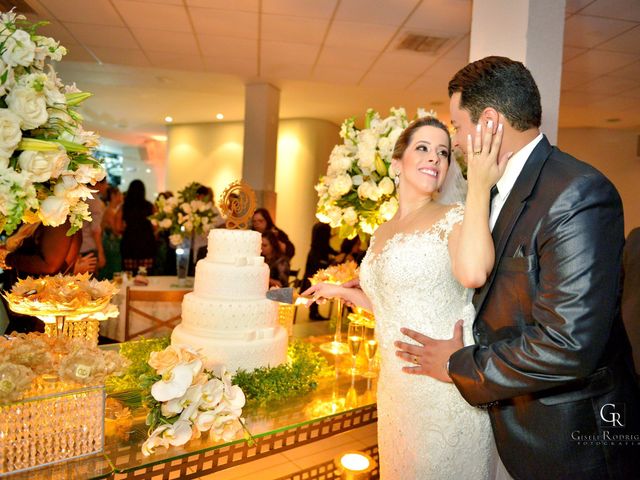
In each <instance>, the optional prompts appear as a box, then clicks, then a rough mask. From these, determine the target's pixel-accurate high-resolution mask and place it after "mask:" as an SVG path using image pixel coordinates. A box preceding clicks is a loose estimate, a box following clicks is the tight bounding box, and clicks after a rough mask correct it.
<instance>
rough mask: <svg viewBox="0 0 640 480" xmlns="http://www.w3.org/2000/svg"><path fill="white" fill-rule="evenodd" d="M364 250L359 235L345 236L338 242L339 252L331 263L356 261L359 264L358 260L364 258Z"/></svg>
mask: <svg viewBox="0 0 640 480" xmlns="http://www.w3.org/2000/svg"><path fill="white" fill-rule="evenodd" d="M365 253H366V250H363V249H362V241H361V240H360V237H354V238H345V239H344V240H343V241H342V244H340V253H338V255H336V257H335V258H334V260H333V263H335V264H340V263H345V262H349V261H352V262H356V263H357V264H358V265H360V262H361V261H362V259H363V258H364V255H365Z"/></svg>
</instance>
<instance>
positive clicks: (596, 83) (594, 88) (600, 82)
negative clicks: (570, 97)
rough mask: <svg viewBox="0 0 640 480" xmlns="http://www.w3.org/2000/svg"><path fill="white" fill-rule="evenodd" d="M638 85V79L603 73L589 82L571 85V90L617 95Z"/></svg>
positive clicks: (639, 81) (639, 80)
mask: <svg viewBox="0 0 640 480" xmlns="http://www.w3.org/2000/svg"><path fill="white" fill-rule="evenodd" d="M639 86H640V79H636V80H631V79H628V78H622V77H612V76H608V75H604V76H602V77H598V78H597V79H595V80H593V81H591V82H587V83H583V84H580V85H577V86H575V87H573V91H574V92H586V93H602V94H606V95H617V94H620V93H624V92H625V91H629V90H631V89H633V88H635V87H639Z"/></svg>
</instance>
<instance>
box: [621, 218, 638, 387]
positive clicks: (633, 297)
mask: <svg viewBox="0 0 640 480" xmlns="http://www.w3.org/2000/svg"><path fill="white" fill-rule="evenodd" d="M622 268H623V269H624V286H623V290H622V320H623V321H624V326H625V329H626V330H627V335H628V336H629V342H630V343H631V348H632V350H633V361H634V363H635V366H636V373H638V374H639V375H640V227H636V228H634V229H633V230H631V232H629V235H628V236H627V241H626V242H625V245H624V253H623V257H622Z"/></svg>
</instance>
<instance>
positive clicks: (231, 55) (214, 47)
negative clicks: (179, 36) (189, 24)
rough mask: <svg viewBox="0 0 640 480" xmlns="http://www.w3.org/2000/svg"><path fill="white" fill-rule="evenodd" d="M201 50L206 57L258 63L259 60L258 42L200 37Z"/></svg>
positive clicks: (209, 36)
mask: <svg viewBox="0 0 640 480" xmlns="http://www.w3.org/2000/svg"><path fill="white" fill-rule="evenodd" d="M198 39H199V41H200V48H201V50H202V54H203V55H204V56H205V57H218V58H228V59H230V60H231V59H236V58H237V59H242V60H251V61H256V60H257V58H258V42H257V41H256V40H247V39H242V38H233V37H220V36H215V35H199V36H198Z"/></svg>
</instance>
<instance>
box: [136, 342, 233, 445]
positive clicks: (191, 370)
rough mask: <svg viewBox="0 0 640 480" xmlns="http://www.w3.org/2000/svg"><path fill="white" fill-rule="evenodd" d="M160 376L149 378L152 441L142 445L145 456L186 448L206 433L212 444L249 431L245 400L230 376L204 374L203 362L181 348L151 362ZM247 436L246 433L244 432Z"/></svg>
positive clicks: (154, 355)
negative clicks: (157, 451)
mask: <svg viewBox="0 0 640 480" xmlns="http://www.w3.org/2000/svg"><path fill="white" fill-rule="evenodd" d="M149 365H151V366H152V367H153V368H154V369H155V370H156V372H157V374H158V376H159V377H156V378H154V379H151V380H152V381H154V380H155V381H154V383H153V384H152V385H151V391H150V396H151V397H150V398H147V404H148V406H150V407H151V410H150V412H149V415H148V416H147V424H148V425H149V426H150V428H151V430H152V431H151V433H150V435H149V438H147V440H146V441H145V442H144V444H143V445H142V453H143V454H144V455H145V456H149V455H152V454H153V453H154V451H155V449H156V448H158V447H169V446H179V445H184V444H185V443H187V442H188V441H189V440H191V439H192V438H198V437H199V436H200V435H201V434H202V433H203V432H210V435H211V436H212V437H213V439H214V440H216V441H218V440H223V441H225V442H228V441H231V440H233V439H234V438H235V437H236V436H237V434H238V432H239V431H240V430H243V429H245V427H244V423H243V420H242V418H241V415H242V408H243V407H244V405H245V401H246V399H245V395H244V393H243V391H242V389H241V388H240V387H239V386H237V385H232V383H231V374H230V373H229V372H226V371H224V370H223V371H222V375H221V376H220V377H217V376H215V375H214V374H213V373H212V372H210V371H208V370H205V369H204V366H203V365H204V358H203V357H202V356H201V355H200V354H199V353H198V352H196V351H194V350H191V349H189V348H187V347H183V346H175V345H170V346H168V347H167V348H166V349H165V350H163V351H161V352H153V353H151V356H150V358H149ZM245 431H246V429H245Z"/></svg>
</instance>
